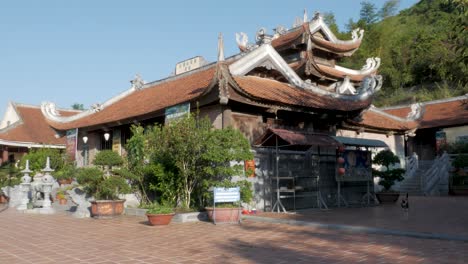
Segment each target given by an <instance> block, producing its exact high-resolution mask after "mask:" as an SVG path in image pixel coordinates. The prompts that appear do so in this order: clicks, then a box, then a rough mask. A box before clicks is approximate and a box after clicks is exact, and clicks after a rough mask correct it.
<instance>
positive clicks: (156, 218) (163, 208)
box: [144, 202, 175, 226]
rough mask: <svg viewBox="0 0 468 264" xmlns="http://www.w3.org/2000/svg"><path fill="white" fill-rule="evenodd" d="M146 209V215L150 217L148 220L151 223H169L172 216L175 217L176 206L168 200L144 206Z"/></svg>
mask: <svg viewBox="0 0 468 264" xmlns="http://www.w3.org/2000/svg"><path fill="white" fill-rule="evenodd" d="M144 207H145V208H146V209H148V210H147V211H146V217H148V222H149V223H150V225H153V226H154V225H168V224H169V223H170V222H171V220H172V217H174V215H175V213H174V207H173V206H171V205H170V204H169V203H167V202H163V203H161V204H159V203H156V202H155V203H151V204H148V205H147V206H144Z"/></svg>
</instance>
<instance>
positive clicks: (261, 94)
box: [233, 76, 372, 111]
mask: <svg viewBox="0 0 468 264" xmlns="http://www.w3.org/2000/svg"><path fill="white" fill-rule="evenodd" d="M233 78H234V80H235V81H236V82H237V84H238V85H239V87H240V88H241V89H242V90H243V91H244V92H245V93H247V94H249V95H251V96H252V97H254V98H256V99H258V100H262V101H263V100H267V101H270V102H272V103H275V104H278V103H279V104H284V105H289V106H296V107H308V108H316V109H327V110H339V111H352V110H358V109H363V108H366V107H367V106H369V104H370V102H371V100H372V98H369V99H367V100H363V101H351V100H349V101H346V100H341V99H336V98H332V97H328V96H322V95H318V94H316V93H314V92H310V91H307V90H304V89H301V88H297V87H293V86H290V85H288V84H286V83H282V82H278V81H275V80H271V79H265V78H260V77H256V76H235V77H233Z"/></svg>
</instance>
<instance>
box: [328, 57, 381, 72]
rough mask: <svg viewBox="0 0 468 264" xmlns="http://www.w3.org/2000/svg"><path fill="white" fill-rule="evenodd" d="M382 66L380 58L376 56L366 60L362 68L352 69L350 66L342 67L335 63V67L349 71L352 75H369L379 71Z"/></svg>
mask: <svg viewBox="0 0 468 264" xmlns="http://www.w3.org/2000/svg"><path fill="white" fill-rule="evenodd" d="M379 67H380V58H378V57H375V58H368V59H367V60H366V64H365V65H364V66H363V67H362V68H361V70H352V69H349V68H345V67H341V66H338V65H335V67H334V68H335V69H336V70H338V71H340V72H343V73H347V74H350V75H368V74H372V73H374V72H376V71H377V69H378V68H379Z"/></svg>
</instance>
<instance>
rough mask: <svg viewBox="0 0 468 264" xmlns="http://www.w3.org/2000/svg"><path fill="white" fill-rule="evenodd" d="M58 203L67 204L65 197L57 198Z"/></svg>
mask: <svg viewBox="0 0 468 264" xmlns="http://www.w3.org/2000/svg"><path fill="white" fill-rule="evenodd" d="M59 204H60V205H66V204H67V199H65V198H62V199H59Z"/></svg>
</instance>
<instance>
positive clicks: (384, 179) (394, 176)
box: [372, 150, 405, 191]
mask: <svg viewBox="0 0 468 264" xmlns="http://www.w3.org/2000/svg"><path fill="white" fill-rule="evenodd" d="M372 162H373V163H374V164H377V165H382V166H384V167H385V170H383V171H379V170H375V169H372V174H373V175H374V177H380V181H379V185H382V187H384V190H385V191H390V188H391V187H392V186H393V184H394V183H395V181H401V180H403V174H404V173H405V170H404V169H401V168H397V169H391V168H390V166H391V165H393V164H395V163H400V159H399V158H398V156H396V155H395V154H393V152H392V151H391V150H382V151H380V152H379V153H377V155H375V157H374V159H373V160H372Z"/></svg>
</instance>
